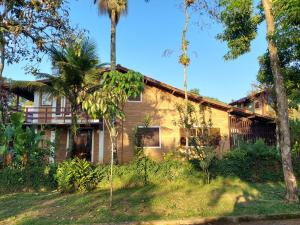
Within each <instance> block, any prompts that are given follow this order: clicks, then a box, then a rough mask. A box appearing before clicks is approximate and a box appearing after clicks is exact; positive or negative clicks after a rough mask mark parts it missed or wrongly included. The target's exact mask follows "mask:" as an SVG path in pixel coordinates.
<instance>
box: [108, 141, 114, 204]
mask: <svg viewBox="0 0 300 225" xmlns="http://www.w3.org/2000/svg"><path fill="white" fill-rule="evenodd" d="M113 139H114V138H113V137H112V136H111V137H110V140H111V156H110V176H109V183H110V192H109V207H110V208H111V207H112V201H113V166H114V140H113Z"/></svg>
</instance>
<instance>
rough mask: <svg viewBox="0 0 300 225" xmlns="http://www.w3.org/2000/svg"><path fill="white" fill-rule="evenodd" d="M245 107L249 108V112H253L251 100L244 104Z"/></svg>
mask: <svg viewBox="0 0 300 225" xmlns="http://www.w3.org/2000/svg"><path fill="white" fill-rule="evenodd" d="M246 109H247V110H249V111H251V112H253V111H254V109H253V102H250V103H248V104H247V105H246Z"/></svg>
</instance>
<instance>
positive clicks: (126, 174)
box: [99, 153, 199, 187]
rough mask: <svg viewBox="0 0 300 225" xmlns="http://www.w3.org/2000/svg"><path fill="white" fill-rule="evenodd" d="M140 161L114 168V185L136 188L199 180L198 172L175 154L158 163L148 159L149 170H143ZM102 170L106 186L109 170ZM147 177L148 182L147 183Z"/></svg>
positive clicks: (170, 154) (169, 154)
mask: <svg viewBox="0 0 300 225" xmlns="http://www.w3.org/2000/svg"><path fill="white" fill-rule="evenodd" d="M140 163H141V162H139V160H138V159H135V160H133V161H131V162H130V163H129V164H128V165H116V166H114V177H113V180H114V183H115V186H118V187H136V186H143V185H146V184H158V183H160V184H161V183H166V182H173V181H184V180H188V181H190V180H191V179H194V178H196V179H198V177H197V175H196V174H199V173H198V172H196V170H195V169H194V168H193V166H192V165H191V164H190V163H189V162H187V161H185V160H184V161H182V160H181V159H180V158H177V157H176V156H175V155H174V154H172V153H168V154H166V155H165V157H164V160H163V161H161V162H156V161H153V160H151V159H150V158H148V157H147V170H146V173H147V174H145V171H144V170H143V168H144V167H143V166H141V165H140ZM99 167H100V168H102V171H105V172H103V174H105V175H104V176H103V180H102V181H103V183H102V185H106V184H107V183H108V182H109V168H108V166H106V168H103V166H99ZM145 176H146V177H147V182H146V183H145Z"/></svg>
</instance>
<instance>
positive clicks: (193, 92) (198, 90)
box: [188, 88, 200, 96]
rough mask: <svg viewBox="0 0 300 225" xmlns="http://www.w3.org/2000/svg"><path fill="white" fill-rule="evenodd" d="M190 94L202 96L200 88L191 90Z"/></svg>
mask: <svg viewBox="0 0 300 225" xmlns="http://www.w3.org/2000/svg"><path fill="white" fill-rule="evenodd" d="M188 93H189V94H194V95H199V96H200V89H199V88H192V89H190V90H189V92H188Z"/></svg>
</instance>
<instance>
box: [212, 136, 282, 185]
mask: <svg viewBox="0 0 300 225" xmlns="http://www.w3.org/2000/svg"><path fill="white" fill-rule="evenodd" d="M213 173H214V175H216V176H233V177H239V178H241V179H242V180H246V181H249V182H266V181H280V180H282V179H283V174H282V166H281V160H280V154H279V151H278V150H277V149H276V148H275V147H269V146H267V145H266V144H265V143H264V142H263V140H258V141H257V142H256V143H254V144H246V143H242V144H241V145H240V147H238V148H235V149H232V150H231V151H229V152H228V153H227V154H226V155H225V157H224V159H223V160H218V161H215V163H214V165H213Z"/></svg>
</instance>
